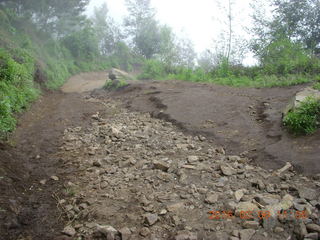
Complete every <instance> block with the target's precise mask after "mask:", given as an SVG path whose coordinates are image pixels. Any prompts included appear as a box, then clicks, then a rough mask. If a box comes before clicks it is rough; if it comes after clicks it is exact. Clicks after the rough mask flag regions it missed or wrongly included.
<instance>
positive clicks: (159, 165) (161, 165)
mask: <svg viewBox="0 0 320 240" xmlns="http://www.w3.org/2000/svg"><path fill="white" fill-rule="evenodd" d="M153 167H154V169H159V170H161V171H164V172H167V171H168V169H169V168H170V166H169V164H167V163H166V162H164V161H153Z"/></svg>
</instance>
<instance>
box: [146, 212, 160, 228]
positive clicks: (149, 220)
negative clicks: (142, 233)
mask: <svg viewBox="0 0 320 240" xmlns="http://www.w3.org/2000/svg"><path fill="white" fill-rule="evenodd" d="M157 221H158V214H151V213H148V214H146V215H145V216H144V222H145V224H146V225H147V226H152V225H154V224H155V223H156V222H157Z"/></svg>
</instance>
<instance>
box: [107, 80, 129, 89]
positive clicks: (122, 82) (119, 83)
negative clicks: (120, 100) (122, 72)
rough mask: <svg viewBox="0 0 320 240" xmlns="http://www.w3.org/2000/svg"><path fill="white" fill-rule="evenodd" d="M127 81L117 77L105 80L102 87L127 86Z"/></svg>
mask: <svg viewBox="0 0 320 240" xmlns="http://www.w3.org/2000/svg"><path fill="white" fill-rule="evenodd" d="M127 85H128V83H127V81H126V80H125V79H117V80H113V81H112V80H107V81H106V83H105V84H104V86H103V88H104V89H107V90H117V89H119V88H122V87H124V86H127Z"/></svg>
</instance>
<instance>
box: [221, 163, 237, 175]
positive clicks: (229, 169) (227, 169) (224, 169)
mask: <svg viewBox="0 0 320 240" xmlns="http://www.w3.org/2000/svg"><path fill="white" fill-rule="evenodd" d="M220 169H221V172H222V173H223V175H225V176H231V175H234V174H236V171H235V170H234V169H233V168H232V167H230V166H228V165H221V166H220Z"/></svg>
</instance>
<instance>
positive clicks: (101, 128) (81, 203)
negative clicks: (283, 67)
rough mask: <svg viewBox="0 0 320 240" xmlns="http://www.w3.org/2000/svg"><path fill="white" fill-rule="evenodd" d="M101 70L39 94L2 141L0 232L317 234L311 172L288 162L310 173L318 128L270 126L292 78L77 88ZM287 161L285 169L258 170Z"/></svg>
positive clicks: (98, 77) (26, 235)
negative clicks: (303, 132)
mask: <svg viewBox="0 0 320 240" xmlns="http://www.w3.org/2000/svg"><path fill="white" fill-rule="evenodd" d="M103 78H105V73H102V72H101V73H95V74H89V75H83V74H82V75H80V76H78V77H74V78H73V79H72V80H70V81H69V82H68V83H67V84H66V85H65V86H64V88H63V90H64V91H66V92H68V93H64V92H54V93H47V94H46V95H44V96H43V97H42V98H41V99H40V100H39V101H38V102H37V103H35V104H34V105H33V106H32V107H31V109H30V111H28V112H27V113H25V114H23V115H22V116H21V117H20V120H19V126H18V129H17V131H16V133H15V134H14V136H13V138H12V139H11V146H9V145H2V146H1V150H0V159H1V162H0V177H1V178H0V194H1V197H0V204H1V205H0V206H1V209H0V211H1V212H0V223H1V224H0V239H5V240H7V239H9V240H10V239H41V240H44V239H78V238H79V237H80V239H81V238H82V239H122V240H124V239H233V240H237V239H241V240H244V239H248V240H250V239H257V240H260V239H279V240H280V239H304V238H305V237H310V238H311V239H315V237H317V236H318V235H317V234H318V233H319V231H318V230H319V224H320V222H319V208H320V205H319V204H320V203H319V202H320V199H319V194H318V190H319V187H320V182H319V176H314V178H307V177H304V176H303V175H299V174H298V173H297V172H296V170H299V171H301V172H304V173H306V174H311V175H312V174H315V173H318V172H319V169H318V167H319V166H318V165H316V164H315V163H316V162H317V160H318V158H317V156H319V149H318V148H317V146H318V145H317V144H319V133H317V134H315V135H314V136H311V137H305V138H303V139H292V138H291V137H290V136H288V135H287V134H286V133H285V132H284V131H283V130H282V128H281V124H280V118H281V114H280V112H281V109H282V107H284V106H285V104H286V103H287V100H288V99H289V98H290V97H291V96H292V95H293V94H294V93H295V91H297V90H298V89H299V88H300V87H291V88H274V89H267V90H259V89H232V88H228V87H221V86H213V85H206V84H194V83H188V82H176V81H168V82H145V83H141V82H140V83H132V84H131V85H130V86H128V87H126V88H123V89H120V90H118V91H116V92H106V91H103V90H95V91H93V92H90V91H88V90H92V89H93V88H96V87H100V86H102V85H103V83H104V81H103ZM77 79H78V80H79V81H81V82H82V84H80V85H77V83H78V82H77ZM86 79H88V81H89V82H86ZM155 117H156V118H155ZM157 118H160V119H157ZM172 123H173V124H172ZM240 153H241V154H240ZM301 156H303V159H301ZM252 159H254V160H255V162H254V163H255V165H260V166H261V167H263V168H261V167H259V166H254V165H252V164H253V162H252ZM302 160H303V161H304V162H302ZM287 161H289V162H292V163H293V164H294V168H293V169H292V167H290V166H289V168H288V169H286V170H285V171H284V172H283V173H279V172H273V171H268V170H267V169H269V168H278V167H282V166H283V165H284V163H285V162H287ZM299 166H300V167H299ZM251 210H253V212H252V214H251V213H250V212H248V211H251ZM210 211H214V212H211V214H209V212H210ZM217 211H219V214H218V213H217ZM223 211H224V213H222V212H223ZM287 212H289V213H290V214H288V215H287V216H284V213H287ZM240 213H242V214H240ZM244 213H247V215H248V214H249V213H250V214H251V215H252V216H251V215H250V214H249V215H250V216H247V215H246V216H244V215H243V214H244ZM259 213H260V215H259ZM261 213H264V214H266V213H270V216H269V217H267V215H264V216H261ZM303 214H304V215H303ZM244 217H247V218H244ZM62 231H63V234H62V233H61V232H62Z"/></svg>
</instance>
